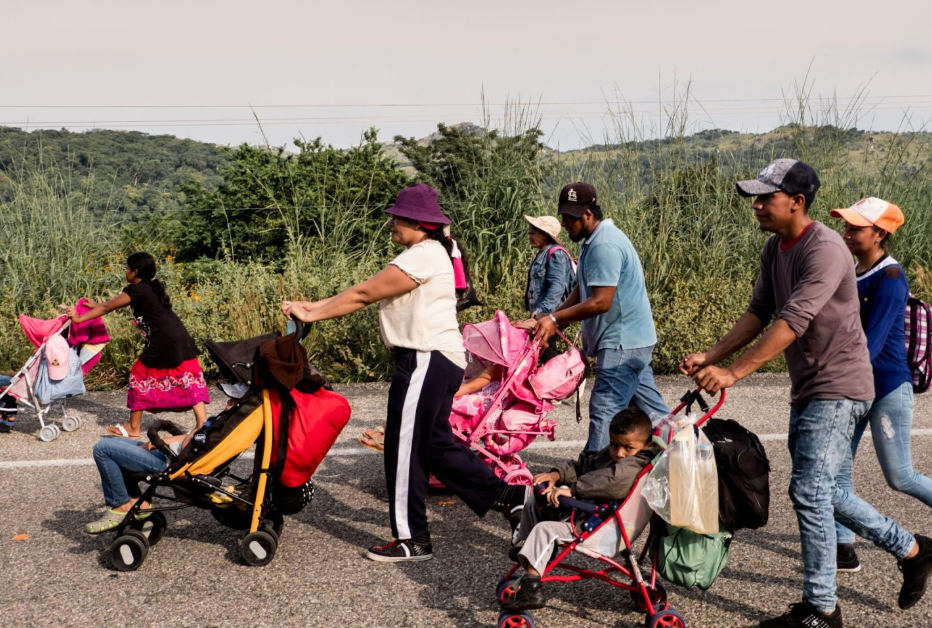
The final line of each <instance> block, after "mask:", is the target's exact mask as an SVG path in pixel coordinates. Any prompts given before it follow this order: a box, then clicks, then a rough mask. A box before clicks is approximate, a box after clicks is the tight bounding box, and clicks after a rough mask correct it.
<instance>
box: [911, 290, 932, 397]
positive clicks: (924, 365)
mask: <svg viewBox="0 0 932 628" xmlns="http://www.w3.org/2000/svg"><path fill="white" fill-rule="evenodd" d="M905 331H906V361H907V363H909V370H911V371H912V372H913V392H916V393H924V392H925V391H927V390H929V386H930V385H932V364H930V363H932V342H930V340H932V339H930V338H929V334H930V332H932V305H929V304H928V303H925V302H923V301H921V300H919V299H917V298H916V297H914V296H913V295H912V294H910V295H909V298H908V299H906V325H905Z"/></svg>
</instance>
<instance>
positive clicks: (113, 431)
mask: <svg viewBox="0 0 932 628" xmlns="http://www.w3.org/2000/svg"><path fill="white" fill-rule="evenodd" d="M107 433H108V434H110V435H111V436H119V437H121V438H132V439H136V438H139V434H136V435H133V434H130V433H129V432H127V431H126V428H125V427H123V424H122V423H115V424H114V425H108V426H107Z"/></svg>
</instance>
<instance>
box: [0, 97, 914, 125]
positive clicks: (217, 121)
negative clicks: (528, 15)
mask: <svg viewBox="0 0 932 628" xmlns="http://www.w3.org/2000/svg"><path fill="white" fill-rule="evenodd" d="M929 108H932V100H926V101H916V102H911V103H903V104H899V105H891V106H871V107H868V108H866V110H865V113H866V112H870V111H899V110H903V111H905V110H913V109H929ZM835 110H837V109H836V108H835V107H832V106H826V107H812V106H810V107H807V108H806V111H808V112H812V113H829V112H831V111H835ZM693 111H694V112H695V115H696V116H701V115H761V114H779V113H786V112H792V108H786V107H779V108H737V107H732V108H722V109H713V108H699V109H693ZM840 112H841V113H844V110H840ZM671 115H673V114H671V112H669V111H662V112H661V111H656V110H650V109H641V110H633V109H631V110H626V109H620V110H617V111H602V112H591V111H582V112H573V111H567V112H563V113H560V114H545V115H540V116H532V118H533V120H560V119H566V118H575V119H606V118H618V117H631V116H633V117H648V118H663V117H670V116H671ZM455 117H456V119H457V120H465V119H470V118H472V119H475V118H473V117H472V116H470V115H469V114H460V115H459V116H455ZM439 121H441V120H438V118H436V117H431V118H427V117H370V116H352V117H347V116H335V117H295V118H265V119H263V118H259V120H258V121H257V120H256V119H255V118H195V119H190V118H187V119H177V120H172V119H152V120H28V119H27V120H7V121H3V122H0V126H13V127H19V126H27V127H31V128H35V127H56V128H72V129H95V128H102V127H132V128H159V127H212V126H257V125H258V126H262V125H269V126H278V125H292V124H357V123H360V122H362V123H371V124H376V123H387V122H439Z"/></svg>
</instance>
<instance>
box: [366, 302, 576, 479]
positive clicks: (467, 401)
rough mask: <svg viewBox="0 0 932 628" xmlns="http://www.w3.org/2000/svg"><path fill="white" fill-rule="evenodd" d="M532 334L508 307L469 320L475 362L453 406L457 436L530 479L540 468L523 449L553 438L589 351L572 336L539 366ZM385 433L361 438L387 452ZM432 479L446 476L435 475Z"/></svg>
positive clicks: (506, 472)
mask: <svg viewBox="0 0 932 628" xmlns="http://www.w3.org/2000/svg"><path fill="white" fill-rule="evenodd" d="M558 333H559V332H558ZM560 335H561V336H562V334H560ZM563 339H564V340H566V338H565V337H563ZM532 340H533V337H532V336H531V335H530V334H529V333H528V332H527V331H525V330H523V329H519V328H517V327H515V326H513V325H512V324H511V322H510V321H509V320H508V317H507V316H505V313H504V312H502V311H501V310H499V311H498V312H496V313H495V316H494V317H493V318H492V320H488V321H485V322H482V323H475V324H468V325H465V326H464V327H463V345H464V347H465V348H466V353H467V357H468V359H469V365H468V366H467V369H466V381H464V382H463V385H462V386H460V389H459V390H458V391H457V392H456V395H455V396H454V399H453V408H452V411H451V412H450V425H451V427H452V428H453V437H454V438H456V439H457V440H459V442H461V443H463V444H464V445H466V446H468V447H470V448H472V450H473V451H475V452H476V454H477V455H478V456H479V457H480V458H482V460H483V461H485V463H486V464H488V465H489V466H490V467H492V470H493V471H495V473H496V474H497V475H498V476H499V477H500V478H502V479H503V480H504V481H505V482H507V483H509V484H524V485H528V486H530V485H531V484H532V482H533V480H534V476H533V475H532V474H531V472H530V471H528V469H527V466H525V464H524V461H523V460H521V456H519V455H518V452H520V451H522V450H523V449H525V448H526V447H527V446H528V445H530V444H531V443H532V442H533V441H534V439H536V438H537V437H538V436H546V437H547V438H549V439H550V440H553V438H554V436H553V431H554V428H555V427H556V422H555V421H553V420H552V419H548V418H547V413H548V412H550V411H551V410H552V409H553V403H552V402H553V401H557V400H563V399H566V398H568V397H570V396H571V395H572V394H573V393H574V392H576V390H577V388H579V385H580V383H581V382H582V379H583V377H584V376H585V370H586V360H585V357H583V355H582V352H581V351H580V350H579V349H578V348H577V347H575V346H574V345H573V344H572V343H571V342H569V340H566V343H567V344H568V345H569V346H570V349H569V350H568V351H567V352H566V353H563V354H561V355H558V356H556V357H555V358H553V359H551V360H549V361H548V362H547V363H545V364H543V365H541V366H540V367H538V366H537V358H538V352H539V351H540V347H539V346H538V345H537V344H535V343H533V342H532ZM383 438H384V428H375V429H371V430H367V431H366V432H364V433H363V435H362V436H361V437H360V438H359V443H360V444H361V445H362V446H363V447H367V448H369V449H374V450H375V451H378V452H381V451H382V447H381V445H382V439H383ZM431 486H434V487H440V486H442V484H440V482H438V481H437V480H436V479H435V478H433V477H431Z"/></svg>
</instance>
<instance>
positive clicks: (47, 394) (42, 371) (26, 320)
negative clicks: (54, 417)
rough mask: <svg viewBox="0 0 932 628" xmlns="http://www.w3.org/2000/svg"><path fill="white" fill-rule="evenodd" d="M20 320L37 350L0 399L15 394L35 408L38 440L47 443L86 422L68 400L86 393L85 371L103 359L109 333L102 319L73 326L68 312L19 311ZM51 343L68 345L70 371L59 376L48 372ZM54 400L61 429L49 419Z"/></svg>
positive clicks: (25, 403)
mask: <svg viewBox="0 0 932 628" xmlns="http://www.w3.org/2000/svg"><path fill="white" fill-rule="evenodd" d="M82 301H83V300H82ZM81 307H82V302H79V303H78V308H81ZM79 311H80V309H79ZM19 324H20V326H21V327H22V328H23V331H24V332H25V334H26V337H27V338H29V341H30V342H32V344H33V345H34V346H35V347H36V350H35V352H34V353H33V354H32V355H31V356H29V359H28V360H26V364H24V365H23V367H22V368H21V369H20V370H19V371H18V372H17V373H16V375H14V376H13V378H12V379H11V380H10V384H9V385H8V386H7V387H6V389H5V390H2V391H0V401H2V400H3V399H4V398H5V397H7V396H9V397H13V398H15V399H16V400H17V401H18V402H19V404H20V405H22V406H24V407H25V408H27V409H28V410H30V411H32V412H34V413H35V414H36V416H38V417H39V425H40V429H39V440H41V441H43V442H46V443H47V442H50V441H53V440H55V439H56V438H58V437H59V436H60V435H61V429H64V430H65V431H66V432H73V431H75V430H76V429H78V428H80V427H81V425H82V424H83V423H84V422H83V420H82V419H81V418H80V417H77V416H72V415H69V414H68V409H67V408H66V406H65V400H66V399H67V398H68V397H73V396H76V395H82V394H84V392H85V388H84V375H85V374H86V373H87V372H88V371H90V370H91V368H93V367H94V365H95V364H97V362H98V361H100V351H101V350H102V349H103V346H104V345H105V344H106V343H107V342H108V341H109V340H110V337H109V336H108V335H107V334H106V328H104V326H103V323H102V322H101V321H100V319H95V320H93V321H88V322H87V323H82V324H81V326H80V327H72V325H71V320H70V319H69V318H68V317H67V316H59V317H58V318H53V319H51V320H42V319H39V318H32V317H29V316H26V315H24V314H20V317H19ZM66 332H68V334H67V335H66ZM50 343H52V344H53V345H56V344H57V345H59V346H62V347H65V346H66V347H67V350H66V352H67V357H66V358H65V359H66V360H67V365H68V366H67V374H66V375H64V377H63V378H61V379H58V380H55V379H51V378H50V376H49V365H48V357H49V356H48V355H47V353H48V349H49V344H50ZM54 402H59V405H60V406H61V410H62V420H61V429H59V427H58V425H56V424H55V423H53V422H52V421H50V420H48V415H49V411H50V410H51V408H52V405H53V403H54Z"/></svg>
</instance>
